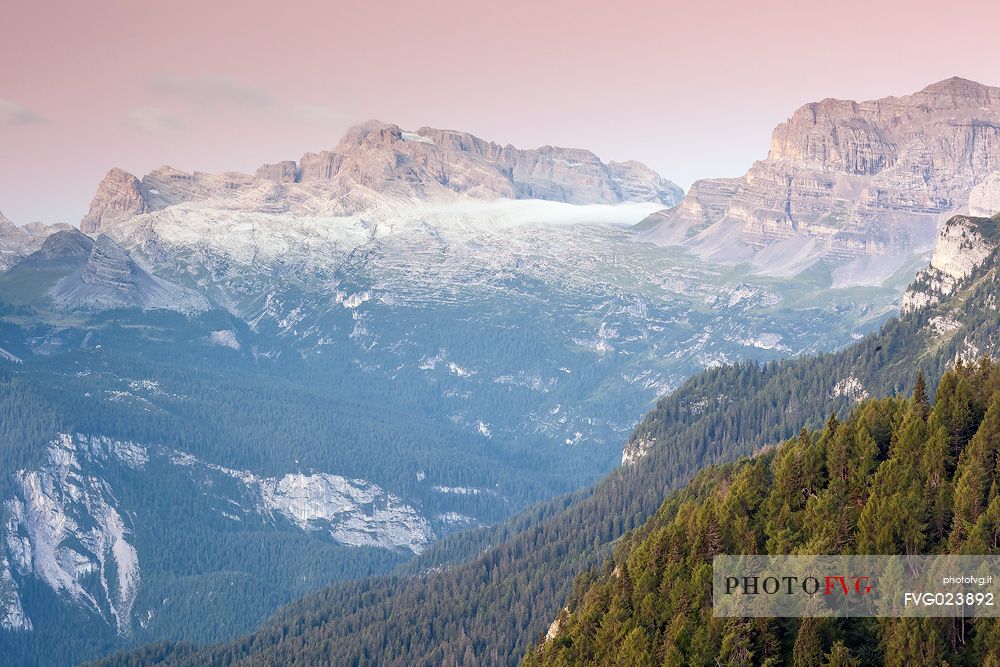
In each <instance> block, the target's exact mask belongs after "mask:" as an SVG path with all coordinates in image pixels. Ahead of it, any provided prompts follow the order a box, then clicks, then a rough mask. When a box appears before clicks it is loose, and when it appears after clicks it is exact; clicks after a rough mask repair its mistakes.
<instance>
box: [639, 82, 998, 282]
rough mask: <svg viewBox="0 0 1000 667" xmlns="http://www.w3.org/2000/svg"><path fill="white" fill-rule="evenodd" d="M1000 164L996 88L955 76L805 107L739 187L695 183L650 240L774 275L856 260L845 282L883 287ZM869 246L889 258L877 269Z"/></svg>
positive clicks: (649, 230) (651, 227)
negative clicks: (895, 92)
mask: <svg viewBox="0 0 1000 667" xmlns="http://www.w3.org/2000/svg"><path fill="white" fill-rule="evenodd" d="M998 168H1000V88H992V87H989V86H985V85H982V84H979V83H975V82H972V81H967V80H965V79H959V78H952V79H948V80H946V81H942V82H939V83H936V84H932V85H930V86H928V87H926V88H924V89H923V90H921V91H919V92H917V93H914V94H912V95H909V96H904V97H885V98H881V99H877V100H868V101H863V102H855V101H852V100H836V99H826V100H823V101H820V102H814V103H811V104H806V105H804V106H802V107H800V108H799V109H798V110H796V111H795V113H793V114H792V115H791V116H790V117H789V119H788V120H786V121H784V122H783V123H780V124H779V125H778V126H777V127H776V128H775V129H774V131H773V133H772V140H771V148H770V151H769V153H768V155H767V158H766V159H764V160H761V161H759V162H757V163H755V164H754V165H753V166H752V167H751V168H750V170H749V171H748V172H747V173H746V175H745V176H743V177H742V178H741V179H738V180H737V181H736V183H735V187H733V186H730V185H729V184H728V182H724V181H720V180H714V181H710V182H699V183H696V184H695V185H694V186H692V188H691V191H690V192H689V193H688V195H687V196H686V197H685V200H684V202H683V203H682V205H681V206H679V207H677V208H676V209H674V210H670V211H664V212H663V213H661V214H659V215H658V216H656V218H655V219H652V220H651V221H650V222H649V223H648V224H647V225H646V226H645V227H646V229H645V230H644V231H643V238H645V239H647V240H650V241H653V242H656V243H661V244H673V243H683V244H685V245H687V246H688V247H690V248H691V249H692V250H694V251H695V252H698V253H700V254H702V255H703V256H706V257H709V258H711V259H715V260H718V261H728V262H745V261H749V262H751V263H754V264H755V265H757V266H758V267H759V268H760V270H762V271H765V272H771V273H774V274H776V275H785V274H787V273H789V272H796V271H800V270H802V269H803V268H805V267H808V266H810V265H811V264H813V263H815V262H817V261H820V260H824V259H825V260H830V261H833V262H835V263H837V264H841V265H843V264H849V265H850V266H848V267H847V268H845V269H843V270H842V271H841V272H840V274H838V276H835V282H837V284H841V285H844V284H852V281H855V282H854V283H853V284H878V283H879V282H880V281H881V280H884V279H885V278H887V277H888V276H889V275H891V274H892V273H893V272H894V271H895V270H897V269H898V268H900V267H901V266H902V264H903V263H904V262H905V258H906V257H907V256H908V255H909V254H910V253H911V252H913V251H917V252H924V251H928V250H930V249H931V248H932V247H933V244H934V241H935V237H936V235H937V229H938V227H939V226H940V225H942V224H943V223H944V222H945V221H946V220H947V219H948V218H950V217H951V216H952V215H954V214H956V213H960V212H962V211H964V210H965V209H966V207H967V205H968V204H969V198H970V193H971V191H972V190H973V188H974V187H975V186H977V185H978V184H979V183H980V182H982V181H983V180H984V179H986V178H987V176H988V175H989V174H991V173H993V172H995V171H997V170H998ZM868 255H878V256H883V257H884V258H885V261H880V262H879V270H878V271H874V270H873V264H872V262H871V261H869V260H867V259H865V256H868Z"/></svg>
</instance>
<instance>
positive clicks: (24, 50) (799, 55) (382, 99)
mask: <svg viewBox="0 0 1000 667" xmlns="http://www.w3.org/2000/svg"><path fill="white" fill-rule="evenodd" d="M96 5H100V6H96ZM998 26H1000V3H997V2H995V0H994V1H966V0H952V1H950V2H924V1H923V0H917V1H916V2H908V1H905V0H890V1H882V2H874V1H872V0H865V1H864V2H856V1H854V0H837V1H830V2H822V3H820V2H810V1H808V0H799V1H798V2H790V1H784V0H782V1H775V2H718V1H715V2H713V1H711V0H709V1H704V0H703V1H700V2H696V1H695V0H691V1H690V2H686V3H673V2H663V1H661V2H634V1H631V0H617V1H615V2H589V1H585V0H578V1H577V2H521V1H520V0H515V1H512V2H505V3H496V2H476V1H475V0H467V1H466V2H425V3H402V2H353V1H352V2H345V1H341V2H329V1H328V2H311V1H309V2H289V3H276V2H258V1H256V0H245V1H243V2H232V3H230V2H217V3H212V6H211V7H206V6H203V3H201V2H190V1H188V0H172V1H171V2H161V3H135V2H87V3H76V2H69V1H68V0H64V1H63V2H45V1H41V2H34V3H27V2H20V3H13V2H8V3H6V6H5V7H4V9H3V11H2V21H0V62H2V63H3V65H2V68H0V210H2V211H3V212H4V213H5V214H6V215H7V216H8V217H9V218H11V219H12V220H14V221H15V222H18V223H25V222H29V221H32V220H44V221H47V222H52V221H68V222H73V223H76V222H78V221H79V218H80V217H81V215H82V214H83V213H84V212H85V211H86V208H87V205H88V203H89V201H90V198H91V196H92V195H93V192H94V188H95V187H96V184H97V182H98V180H99V179H100V177H101V176H102V175H103V173H104V172H105V171H106V170H107V169H108V168H110V167H112V166H120V167H123V168H125V169H127V170H129V171H131V172H133V173H136V174H137V175H140V176H141V175H142V174H143V173H145V172H147V171H149V170H151V169H153V168H155V167H157V166H159V165H161V164H171V165H173V166H176V167H178V168H180V169H185V170H194V169H199V170H206V171H214V170H223V169H238V170H251V169H253V168H255V167H256V166H257V165H258V164H260V163H263V162H267V161H275V160H279V159H286V158H291V159H297V158H298V157H299V156H300V155H301V154H302V153H303V152H304V151H307V150H320V149H323V148H328V147H331V146H333V145H334V144H335V143H336V142H337V140H338V139H339V137H340V135H341V133H342V132H343V130H344V129H345V128H346V127H347V126H349V125H350V124H352V123H355V122H359V121H362V120H366V119H368V118H378V119H381V120H384V121H387V122H394V123H397V124H399V125H401V126H402V127H404V128H408V129H413V128H416V127H419V126H422V125H431V126H437V127H449V128H453V129H463V130H468V131H470V132H473V133H475V134H477V135H480V136H482V137H484V138H487V139H492V140H495V141H498V142H501V143H513V144H515V145H518V146H522V147H531V146H537V145H542V144H556V145H563V146H578V147H584V148H589V149H591V150H593V151H594V152H596V153H597V154H598V155H600V156H601V157H602V158H604V159H619V160H620V159H637V160H642V161H643V162H646V163H647V164H649V165H651V166H652V167H654V168H655V169H657V170H658V171H659V172H660V173H662V174H663V175H664V176H666V177H668V178H671V179H673V180H675V181H677V182H678V183H680V184H681V185H683V186H685V187H686V186H688V185H690V183H691V182H692V181H693V180H695V179H697V178H701V177H707V176H731V175H738V174H740V173H742V172H744V171H745V170H746V168H747V167H748V166H749V165H750V163H751V162H752V161H753V160H754V159H758V158H761V157H763V156H764V155H765V154H766V152H767V147H768V142H769V138H770V130H771V128H772V127H773V126H774V125H775V124H776V123H778V122H779V121H781V120H783V119H785V118H786V117H787V116H788V115H789V114H790V113H791V112H792V111H793V110H794V109H795V108H796V107H798V106H799V105H801V104H803V103H805V102H809V101H812V100H817V99H821V98H824V97H846V98H853V99H866V98H872V97H881V96H885V95H902V94H906V93H910V92H913V91H915V90H918V89H920V88H922V87H923V86H924V85H926V84H928V83H931V82H934V81H937V80H940V79H944V78H947V77H949V76H953V75H959V76H963V77H966V78H970V79H975V80H977V81H981V82H983V83H989V84H992V85H1000V40H998V38H997V35H998Z"/></svg>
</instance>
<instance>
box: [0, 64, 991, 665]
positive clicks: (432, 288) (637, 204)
mask: <svg viewBox="0 0 1000 667" xmlns="http://www.w3.org/2000/svg"><path fill="white" fill-rule="evenodd" d="M888 99H890V100H892V102H891V104H890V103H889V102H885V101H879V102H872V103H860V104H858V103H835V102H832V101H825V102H821V103H817V104H816V105H809V106H808V107H806V108H804V109H811V111H806V110H800V111H798V112H796V114H794V115H793V117H792V118H791V119H790V120H789V121H788V122H787V123H786V124H784V125H782V126H780V127H779V128H778V130H776V134H775V137H776V139H775V143H774V145H773V146H772V151H771V155H770V156H769V157H768V159H767V160H765V161H763V162H761V163H758V164H757V165H755V166H754V167H753V169H751V172H750V173H749V174H748V175H747V177H746V178H744V179H742V180H739V179H737V180H723V181H719V180H717V181H702V182H699V183H697V184H695V186H694V187H693V188H692V190H691V192H689V193H688V194H687V195H683V193H682V192H681V191H680V189H679V188H677V186H675V185H673V184H672V183H670V182H669V181H667V180H666V179H664V178H662V177H660V176H659V175H657V174H656V173H655V172H653V171H652V170H650V169H649V168H648V167H645V166H644V165H642V164H640V163H636V162H622V163H616V162H607V163H605V162H603V161H601V160H600V159H599V158H597V157H596V156H595V155H593V154H592V153H590V152H589V151H585V150H580V149H565V148H555V147H543V148H539V149H532V150H524V149H518V148H514V147H513V146H509V145H508V146H501V145H499V144H496V143H492V142H488V141H484V140H482V139H479V138H477V137H475V136H473V135H470V134H467V133H463V132H455V131H450V130H435V129H431V128H421V129H419V130H416V131H412V132H411V131H406V130H402V129H401V128H399V127H397V126H394V125H389V124H385V123H380V122H376V121H371V122H368V123H365V124H363V125H360V126H357V127H354V128H352V129H351V130H349V131H348V132H347V134H346V135H345V137H344V138H343V139H342V140H341V141H340V142H339V144H338V145H337V146H336V147H334V148H333V149H331V150H327V151H321V152H318V153H308V154H306V155H304V156H303V157H302V158H300V159H299V160H297V161H294V162H293V161H284V162H279V163H275V164H266V165H263V166H262V167H260V168H259V169H258V170H256V172H255V173H254V174H241V173H237V172H226V173H221V174H206V173H201V172H195V173H191V174H188V173H184V172H181V171H179V170H176V169H173V168H170V167H162V168H160V169H157V170H155V171H154V172H152V173H150V174H147V175H146V176H143V177H142V178H141V179H140V178H137V177H135V176H133V175H131V174H129V173H127V172H125V171H123V170H121V169H112V170H111V171H110V172H108V174H107V175H106V176H105V178H104V179H103V180H102V182H101V183H100V184H99V186H98V189H97V193H96V194H95V196H94V199H93V202H92V204H91V206H90V210H89V211H88V212H87V214H86V215H85V216H84V218H83V219H82V221H81V223H80V229H79V230H77V229H73V228H69V227H67V226H55V227H44V226H40V225H30V226H27V227H16V226H14V225H13V224H10V223H9V221H6V219H3V220H0V250H2V251H3V252H4V253H5V254H3V255H2V257H3V262H5V264H4V265H3V266H2V267H0V269H2V272H0V397H2V400H0V408H2V409H3V411H4V412H3V415H4V419H3V424H2V427H0V437H2V441H3V442H4V443H5V444H7V445H9V446H7V447H5V448H4V449H3V450H2V452H0V502H2V509H0V626H2V629H0V643H3V645H4V647H5V648H6V649H7V650H8V654H9V655H11V656H16V658H15V659H16V660H17V661H20V662H21V663H23V664H33V663H34V664H67V663H72V662H76V661H79V660H80V659H85V658H94V657H98V656H101V655H105V654H107V653H109V652H110V651H112V650H115V649H118V648H122V647H132V646H136V645H140V644H144V643H147V642H163V641H166V642H169V644H167V645H163V644H154V645H153V647H152V648H150V649H149V650H148V652H144V653H141V654H138V656H139V657H136V656H135V655H133V656H130V657H128V658H123V660H126V661H139V662H156V661H157V660H160V659H163V660H167V661H168V662H170V661H174V662H185V661H186V662H187V664H202V663H203V662H205V661H208V662H213V663H215V662H219V663H225V662H227V661H231V660H237V659H239V660H242V661H244V662H246V663H255V662H256V663H268V662H274V661H277V662H287V661H288V660H289V659H290V657H289V656H290V655H291V653H290V652H293V653H296V652H297V653H296V655H298V654H299V653H301V654H303V655H305V654H308V655H310V656H312V658H315V659H317V660H319V659H323V660H329V659H332V658H331V656H334V655H335V656H336V658H337V659H338V660H345V661H346V660H356V659H359V656H365V655H366V656H376V655H379V656H383V658H382V659H381V661H380V662H381V663H382V664H396V663H398V664H441V663H442V662H451V663H464V664H479V663H481V662H483V661H485V662H488V663H491V664H513V663H515V662H517V661H518V660H519V659H520V658H521V656H523V655H524V653H525V651H527V650H528V649H529V647H531V646H533V644H534V642H535V640H536V639H537V638H538V636H540V634H541V633H542V632H543V631H544V629H545V627H547V626H548V624H549V623H550V622H551V621H552V620H553V619H554V618H555V616H556V613H557V611H558V609H560V608H561V606H562V605H563V604H565V602H566V601H567V600H568V599H569V595H570V591H571V588H572V586H573V579H574V577H575V576H576V575H577V574H578V573H580V572H582V571H583V570H585V569H586V568H588V567H590V566H592V565H597V564H599V563H600V562H601V561H602V560H603V559H604V558H605V557H606V556H607V555H608V554H609V551H610V546H611V544H612V542H613V541H614V540H616V539H617V538H618V537H620V536H621V535H622V534H623V533H624V532H625V531H627V530H629V529H632V528H635V527H638V526H639V525H641V524H642V522H643V521H644V520H645V519H646V518H647V517H649V516H651V515H652V513H653V512H654V511H655V510H656V508H657V507H658V506H659V504H660V502H661V501H662V500H663V498H664V496H665V494H666V493H667V492H668V491H669V490H672V489H676V488H678V487H679V486H680V485H682V484H683V483H684V482H685V481H686V480H688V479H690V477H691V476H692V475H693V474H694V473H695V472H696V471H697V470H698V469H699V468H701V467H702V466H703V465H705V464H707V463H712V462H716V461H722V460H731V459H732V458H734V457H736V456H740V455H744V454H748V453H750V452H752V451H753V450H754V449H756V448H760V447H764V446H766V445H769V444H773V443H775V442H778V441H780V440H782V439H784V438H787V437H790V436H791V435H793V434H794V433H796V432H798V429H799V428H801V426H803V425H807V426H812V427H816V426H819V425H820V424H821V422H822V420H823V419H824V418H825V416H826V414H827V413H828V412H829V411H831V410H839V411H842V410H846V409H847V408H848V407H849V406H851V405H853V404H854V403H855V402H856V401H858V400H861V399H863V398H864V397H866V396H875V395H881V394H885V393H891V392H893V391H899V390H904V389H906V388H907V387H908V384H909V383H910V382H911V381H912V378H913V377H914V369H915V368H919V369H922V370H923V371H924V372H925V374H926V375H927V377H929V378H930V377H938V376H939V375H940V374H941V372H942V371H943V369H944V368H945V367H947V366H948V364H950V363H952V362H953V361H954V360H955V359H973V358H975V357H977V356H978V355H980V354H983V353H987V352H994V351H996V346H997V341H996V340H995V334H994V333H993V332H994V331H995V328H994V327H995V324H996V322H995V316H994V315H995V313H994V311H995V297H991V294H993V293H994V292H995V282H991V281H994V278H995V253H994V251H995V248H996V245H997V224H996V221H995V220H990V219H989V218H988V217H985V216H988V215H992V214H994V213H996V212H997V211H996V210H994V209H995V208H996V207H997V206H998V204H1000V201H998V197H997V191H998V188H997V183H998V182H1000V181H998V178H1000V176H998V175H997V173H996V172H997V163H996V162H994V160H995V159H996V158H995V153H994V149H995V148H996V145H995V144H994V143H991V142H994V141H995V140H994V139H992V138H991V137H993V136H994V133H995V131H996V128H997V125H996V119H995V117H994V116H993V115H991V114H994V113H995V112H996V103H997V97H996V89H993V88H987V87H985V86H980V85H979V84H973V83H971V82H963V81H961V80H949V81H946V82H942V83H940V84H935V85H933V86H930V87H928V88H927V89H925V90H924V91H921V92H920V93H917V94H915V95H912V96H908V97H904V98H888ZM882 102H885V103H884V104H882ZM976 104H978V106H975V105H976ZM810 114H811V116H810ZM810 117H812V118H813V121H809V118H810ZM963 128H964V129H963ZM968 128H975V129H974V130H970V129H968ZM963 133H965V134H963ZM962 137H965V139H962ZM963 142H964V143H963ZM922 160H923V161H922ZM920 165H923V166H922V167H921V168H923V169H924V172H923V173H924V174H925V176H924V177H921V180H922V182H923V183H924V185H923V186H922V188H923V189H922V190H921V189H919V188H917V189H913V188H915V186H913V184H912V183H910V181H909V180H907V178H909V177H906V178H904V175H905V174H910V173H911V172H914V170H916V169H917V168H918V166H920ZM914 173H915V172H914ZM765 176H766V178H765ZM828 181H829V182H830V183H833V184H832V185H830V184H829V183H828ZM781 182H783V183H785V184H786V187H785V189H784V190H783V191H782V193H783V194H782V193H778V194H780V195H781V197H784V202H785V203H784V204H781V203H780V202H779V201H778V200H777V199H775V197H777V196H778V195H777V194H775V193H776V192H777V190H780V189H781V188H777V190H776V189H775V188H776V187H777V186H776V185H775V184H776V183H781ZM810 183H811V184H812V185H808V184H810ZM713 184H715V185H713ZM727 184H729V185H727ZM845 184H846V185H845ZM716 185H717V186H718V187H716ZM730 185H732V188H731V190H732V192H731V193H729V194H726V193H727V192H729V190H727V188H729V187H730ZM827 185H829V187H827ZM848 185H849V186H850V187H849V188H848V187H847V186H848ZM807 186H808V187H807ZM713 187H716V189H715V190H714V192H715V194H706V193H710V192H712V191H713V190H712V188H713ZM810 187H811V188H813V189H812V190H809V189H808V188H810ZM803 188H805V189H803ZM845 188H847V189H845ZM851 188H854V189H851ZM908 188H909V190H908ZM911 190H912V191H911ZM906 192H910V195H906V194H905V193H906ZM863 193H868V194H864V196H862V194H863ZM872 193H881V194H877V196H876V194H872ZM942 193H944V194H942ZM907 196H911V197H915V198H917V199H920V201H921V202H923V203H922V204H919V202H917V203H914V202H915V201H916V200H914V201H910V200H907V199H906V197H907ZM872 197H874V199H872ZM945 199H947V201H945ZM876 200H877V201H876ZM865 202H867V203H865ZM873 202H876V203H873ZM877 202H881V203H877ZM918 204H919V205H918ZM664 207H668V208H666V209H664ZM921 207H922V208H921ZM935 207H936V208H935ZM925 209H926V210H925ZM932 209H933V210H932ZM834 210H837V211H840V212H841V213H842V214H843V215H841V216H840V217H837V216H834V217H837V220H834V219H833V218H831V217H830V216H831V215H832V214H831V213H830V211H834ZM781 211H784V213H781ZM823 211H826V213H823ZM956 211H958V212H961V213H963V215H960V216H954V217H953V216H951V215H950V214H951V213H953V212H956ZM779 214H780V215H779ZM782 215H783V216H784V217H782ZM837 215H840V214H839V213H838V214H837ZM692 216H694V217H692ZM699 216H700V217H699ZM824 216H825V217H824ZM696 218H697V219H696ZM821 219H822V220H821ZM946 219H947V220H948V222H947V223H945V220H946ZM636 223H638V224H636ZM827 227H829V229H827ZM938 227H939V228H940V229H939V230H938V229H937V228H938ZM748 230H750V231H748ZM754 230H756V231H754ZM824 230H825V231H824ZM830 230H833V231H830ZM935 238H936V239H937V240H936V245H935V247H934V249H933V257H932V258H931V262H930V264H929V265H928V264H927V259H928V255H930V254H931V245H933V244H932V243H931V240H932V239H935ZM650 241H653V242H652V243H650ZM876 264H877V265H878V266H877V270H874V269H872V267H873V266H875V265H876ZM921 267H923V268H922V270H921V271H920V272H919V274H918V275H917V277H916V280H915V281H912V279H913V277H914V274H915V273H917V270H918V269H920V268H921ZM911 283H912V284H911ZM907 285H910V287H909V289H908V290H907V291H906V293H905V294H904V291H903V290H904V287H905V286H907ZM991 298H993V300H992V301H991ZM991 304H992V305H991ZM900 305H902V307H903V313H902V315H901V316H900V318H899V319H890V318H891V316H892V315H893V313H894V312H895V311H896V308H897V307H899V306H900ZM880 327H881V329H879V328H880ZM875 330H878V333H871V332H873V331H875ZM836 349H841V350H842V351H841V352H832V350H836ZM816 355H818V356H816ZM789 356H794V357H799V358H797V359H795V360H791V361H781V360H782V359H784V358H786V357H789ZM706 368H708V369H709V370H704V369H706ZM702 371H703V372H702ZM686 378H690V379H686ZM657 399H660V400H659V402H657ZM779 406H780V407H779ZM650 410H651V411H650ZM644 413H646V416H645V417H643V414H644ZM749 424H753V428H749V427H748V426H747V425H749ZM623 443H625V444H624V448H623ZM619 464H621V465H619ZM616 467H617V469H616ZM612 470H614V471H613V472H611V473H610V475H609V476H606V475H608V473H609V471H612ZM591 485H594V486H591ZM336 582H340V583H336ZM331 583H333V584H334V585H333V587H331V588H325V589H324V588H323V587H324V586H327V585H329V584H331ZM317 589H322V590H321V591H320V592H318V593H312V592H313V591H316V590H317ZM310 593H312V595H310V596H309V597H306V598H303V599H302V600H301V601H299V602H296V603H293V604H292V605H291V606H290V607H288V608H286V609H285V610H284V611H282V612H281V613H280V614H279V615H278V616H276V617H274V618H273V619H272V620H271V621H269V622H268V623H267V624H265V625H264V626H262V629H261V630H260V631H259V634H257V635H249V636H248V638H247V639H244V640H237V641H236V642H235V643H232V644H226V645H223V646H222V647H220V648H215V647H212V646H211V643H212V642H217V641H219V640H221V639H227V638H230V637H233V636H235V635H238V634H241V633H246V632H250V631H251V630H252V629H253V628H255V627H257V626H259V625H260V624H261V623H264V622H265V621H266V619H267V618H268V617H269V616H270V615H271V614H272V613H273V611H274V610H275V609H276V608H277V607H278V606H279V605H281V604H284V603H287V602H290V601H292V600H293V599H295V598H298V597H301V596H303V595H306V594H310ZM429 609H432V610H434V615H433V618H429V617H428V616H427V614H428V613H429V612H428V610H429ZM304 617H305V618H308V619H309V620H308V621H304V620H303V618H304ZM204 618H211V619H213V623H212V624H210V625H208V624H205V623H202V622H200V619H204ZM386 618H391V619H392V621H391V622H384V620H385V619H386ZM377 619H381V620H377ZM290 627H294V628H295V630H294V631H290V630H289V628H290ZM428 627H431V628H433V631H432V633H431V634H428V633H427V628H428ZM67 628H74V629H73V630H71V631H67V630H66V629H67ZM359 628H361V629H359ZM432 638H433V639H432ZM196 644H209V645H210V646H209V648H205V649H203V650H201V651H195V652H193V651H194V649H193V648H192V647H193V645H196ZM331 645H334V646H337V647H338V648H337V649H336V651H334V652H333V653H329V651H332V649H331V648H330V646H331ZM320 646H322V647H325V648H317V647H320ZM404 646H405V647H406V648H405V650H404V648H403V647H404ZM316 650H320V651H326V652H327V653H323V654H322V656H323V657H320V654H317V653H313V651H316ZM220 655H225V656H227V657H225V658H224V659H223V658H220V657H219V656H220ZM157 656H159V657H157Z"/></svg>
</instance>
